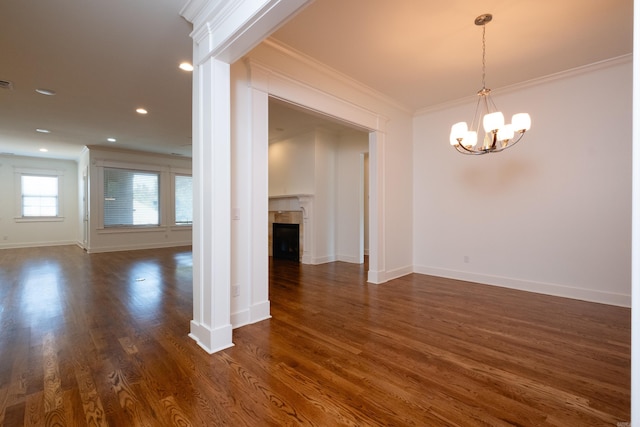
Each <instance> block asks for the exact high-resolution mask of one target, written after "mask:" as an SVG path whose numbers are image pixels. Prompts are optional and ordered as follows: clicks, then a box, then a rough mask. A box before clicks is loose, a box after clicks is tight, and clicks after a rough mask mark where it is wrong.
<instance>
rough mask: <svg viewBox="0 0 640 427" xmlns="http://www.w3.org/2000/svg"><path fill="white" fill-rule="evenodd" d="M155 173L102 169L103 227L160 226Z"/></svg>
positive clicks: (156, 174)
mask: <svg viewBox="0 0 640 427" xmlns="http://www.w3.org/2000/svg"><path fill="white" fill-rule="evenodd" d="M159 182H160V176H159V174H158V173H156V172H142V171H135V170H128V169H111V168H105V169H104V226H105V227H123V226H135V225H137V226H151V225H160V209H159V203H158V202H159V198H160V197H159Z"/></svg>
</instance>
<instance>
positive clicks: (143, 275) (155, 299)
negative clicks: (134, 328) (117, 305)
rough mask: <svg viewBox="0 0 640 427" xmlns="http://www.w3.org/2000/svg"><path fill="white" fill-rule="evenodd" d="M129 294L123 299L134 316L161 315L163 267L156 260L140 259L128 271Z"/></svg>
mask: <svg viewBox="0 0 640 427" xmlns="http://www.w3.org/2000/svg"><path fill="white" fill-rule="evenodd" d="M126 277H127V295H126V296H125V297H124V298H123V301H124V302H125V304H126V305H127V307H128V309H129V310H130V311H131V313H132V314H133V315H134V316H137V317H142V318H147V317H155V316H156V315H160V311H159V310H160V309H161V304H162V297H163V292H162V286H163V276H162V268H161V266H160V265H158V264H157V262H154V261H144V260H141V261H138V262H136V263H134V264H133V265H131V267H130V268H129V270H128V271H127V275H126Z"/></svg>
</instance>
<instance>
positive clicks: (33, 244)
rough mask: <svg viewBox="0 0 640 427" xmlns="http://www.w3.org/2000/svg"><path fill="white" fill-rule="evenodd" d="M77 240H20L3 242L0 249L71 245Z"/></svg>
mask: <svg viewBox="0 0 640 427" xmlns="http://www.w3.org/2000/svg"><path fill="white" fill-rule="evenodd" d="M77 243H78V242H77V241H75V240H62V241H54V242H22V243H4V244H0V249H23V248H42V247H47V246H73V245H76V244H77Z"/></svg>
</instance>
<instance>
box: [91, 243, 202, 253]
mask: <svg viewBox="0 0 640 427" xmlns="http://www.w3.org/2000/svg"><path fill="white" fill-rule="evenodd" d="M180 246H191V241H185V242H166V243H144V244H133V245H117V246H103V247H100V248H95V247H94V248H87V253H89V254H98V253H103V252H120V251H137V250H143V249H161V248H176V247H180Z"/></svg>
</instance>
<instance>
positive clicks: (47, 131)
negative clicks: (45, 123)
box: [36, 129, 51, 133]
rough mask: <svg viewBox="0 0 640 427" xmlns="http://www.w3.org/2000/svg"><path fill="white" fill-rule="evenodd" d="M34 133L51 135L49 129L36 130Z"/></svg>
mask: <svg viewBox="0 0 640 427" xmlns="http://www.w3.org/2000/svg"><path fill="white" fill-rule="evenodd" d="M36 132H40V133H51V131H50V130H49V129H36Z"/></svg>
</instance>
